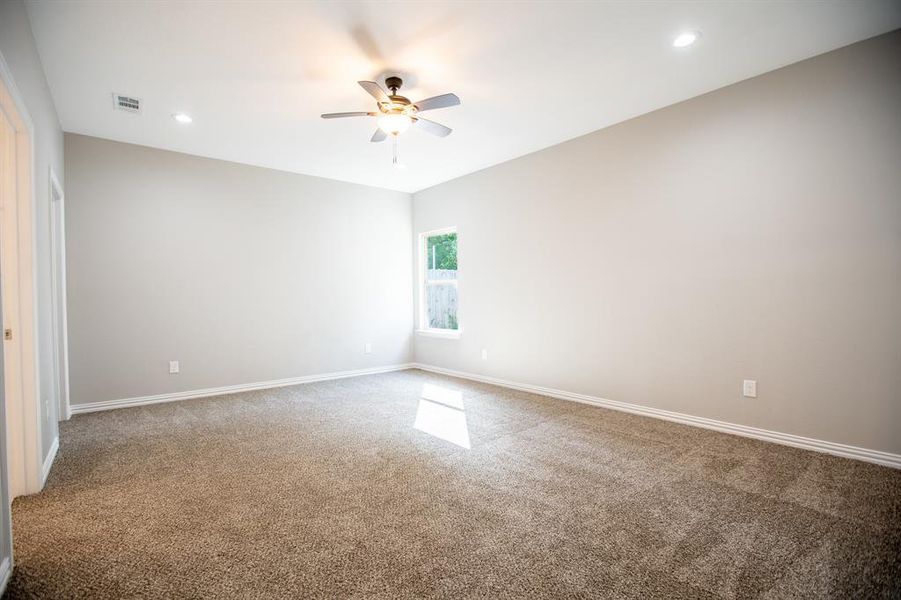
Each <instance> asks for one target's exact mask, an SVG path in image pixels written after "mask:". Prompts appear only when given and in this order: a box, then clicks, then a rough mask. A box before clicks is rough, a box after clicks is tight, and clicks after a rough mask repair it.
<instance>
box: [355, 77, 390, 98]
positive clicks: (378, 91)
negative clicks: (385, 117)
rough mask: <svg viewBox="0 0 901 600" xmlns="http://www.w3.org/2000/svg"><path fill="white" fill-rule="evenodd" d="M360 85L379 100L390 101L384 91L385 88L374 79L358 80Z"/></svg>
mask: <svg viewBox="0 0 901 600" xmlns="http://www.w3.org/2000/svg"><path fill="white" fill-rule="evenodd" d="M357 83H359V84H360V87H361V88H363V89H364V90H366V91H367V92H369V95H370V96H372V97H373V98H375V99H376V100H377V101H379V102H391V100H389V99H388V94H386V93H385V90H383V89H382V88H381V86H380V85H379V84H377V83H376V82H374V81H358V82H357Z"/></svg>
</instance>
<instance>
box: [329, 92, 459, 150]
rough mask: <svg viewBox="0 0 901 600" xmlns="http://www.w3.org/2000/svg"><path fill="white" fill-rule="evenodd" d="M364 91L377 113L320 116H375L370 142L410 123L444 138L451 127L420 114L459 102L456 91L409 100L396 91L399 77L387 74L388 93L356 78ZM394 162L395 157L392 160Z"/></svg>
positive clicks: (402, 130) (381, 139)
mask: <svg viewBox="0 0 901 600" xmlns="http://www.w3.org/2000/svg"><path fill="white" fill-rule="evenodd" d="M357 83H359V84H360V87H362V88H363V89H364V90H366V91H367V92H369V94H370V95H371V96H372V97H373V98H375V100H376V103H377V106H378V112H340V113H326V114H324V115H322V118H323V119H340V118H343V117H378V119H377V121H376V123H377V124H378V129H376V130H375V133H373V134H372V138H371V139H370V140H369V141H370V142H383V141H385V139H387V137H388V136H389V135H391V136H394V138H395V139H396V138H397V136H398V135H400V134H401V133H403V132H405V131H406V130H407V129H409V128H410V126H411V125H412V126H414V127H416V128H417V129H422V130H423V131H425V132H427V133H431V134H432V135H437V136H438V137H446V136H448V135H450V132H451V128H450V127H445V126H444V125H442V124H441V123H436V122H435V121H430V120H428V119H423V118H422V117H420V116H419V113H421V112H425V111H427V110H434V109H436V108H446V107H448V106H457V105H458V104H460V98H458V97H457V95H456V94H442V95H440V96H433V97H432V98H426V99H425V100H420V101H419V102H410V100H409V99H407V98H405V97H403V96H399V95H398V94H397V90H399V89H400V88H401V86H402V85H403V84H404V82H403V80H402V79H401V78H400V77H388V78H387V79H385V86H386V87H387V88H388V89H389V90H391V93H390V94H387V93H385V91H384V90H383V89H382V88H381V86H379V84H377V83H376V82H374V81H358V82H357ZM396 162H397V161H396V160H395V163H396Z"/></svg>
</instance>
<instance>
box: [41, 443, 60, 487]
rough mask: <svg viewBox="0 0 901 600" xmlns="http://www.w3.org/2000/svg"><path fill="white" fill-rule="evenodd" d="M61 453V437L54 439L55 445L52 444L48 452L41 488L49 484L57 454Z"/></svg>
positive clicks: (42, 470) (43, 468)
mask: <svg viewBox="0 0 901 600" xmlns="http://www.w3.org/2000/svg"><path fill="white" fill-rule="evenodd" d="M58 451H59V435H57V436H56V437H55V438H53V443H52V444H50V451H49V452H47V458H45V459H44V464H43V466H42V467H41V487H42V488H43V487H44V484H45V483H47V477H48V476H49V475H50V469H51V468H52V467H53V461H54V460H56V453H57V452H58Z"/></svg>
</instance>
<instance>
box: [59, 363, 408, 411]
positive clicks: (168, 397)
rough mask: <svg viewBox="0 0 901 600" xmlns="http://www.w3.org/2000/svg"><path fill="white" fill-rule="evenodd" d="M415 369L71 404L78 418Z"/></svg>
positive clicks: (394, 368)
mask: <svg viewBox="0 0 901 600" xmlns="http://www.w3.org/2000/svg"><path fill="white" fill-rule="evenodd" d="M411 368H413V364H412V363H403V364H399V365H388V366H384V367H373V368H371V369H357V370H354V371H337V372H334V373H321V374H318V375H304V376H303V377H290V378H288V379H274V380H272V381H259V382H256V383H242V384H238V385H227V386H223V387H216V388H206V389H201V390H189V391H186V392H173V393H171V394H157V395H155V396H137V397H134V398H123V399H121V400H105V401H103V402H90V403H87V404H73V405H71V409H72V414H73V415H78V414H84V413H91V412H97V411H101V410H112V409H115V408H128V407H132V406H144V405H146V404H160V403H162V402H175V401H177V400H190V399H192V398H207V397H209V396H224V395H226V394H237V393H240V392H250V391H253V390H265V389H270V388H280V387H288V386H291V385H300V384H303V383H314V382H316V381H329V380H332V379H344V378H347V377H359V376H361V375H375V374H377V373H388V372H391V371H403V370H405V369H411Z"/></svg>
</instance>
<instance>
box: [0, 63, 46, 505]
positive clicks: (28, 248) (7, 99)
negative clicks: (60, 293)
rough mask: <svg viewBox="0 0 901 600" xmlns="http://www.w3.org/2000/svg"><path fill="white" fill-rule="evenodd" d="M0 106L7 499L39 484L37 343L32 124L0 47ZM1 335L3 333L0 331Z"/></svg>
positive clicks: (0, 263) (0, 254) (0, 259)
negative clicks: (8, 162)
mask: <svg viewBox="0 0 901 600" xmlns="http://www.w3.org/2000/svg"><path fill="white" fill-rule="evenodd" d="M0 111H2V112H3V114H4V115H5V117H6V118H7V119H8V120H9V121H10V122H11V123H12V125H13V128H14V129H15V133H16V136H15V168H14V177H15V182H14V186H0V189H7V190H8V191H9V193H0V244H2V247H0V269H2V272H3V286H2V293H3V328H4V329H7V328H8V329H11V330H12V339H11V340H6V339H3V340H2V342H0V343H2V344H3V358H4V363H5V364H4V375H5V376H6V377H5V379H6V381H5V384H6V385H5V388H6V390H5V391H6V424H7V429H6V432H7V449H6V450H7V466H8V474H9V495H10V499H12V498H15V497H16V496H20V495H23V494H32V493H35V492H38V491H40V490H41V488H42V487H43V477H42V466H43V465H42V462H43V461H42V456H41V454H42V451H41V450H42V448H41V411H40V401H39V398H40V381H39V379H38V346H37V343H36V342H37V339H38V333H37V314H38V308H37V293H36V289H37V288H36V286H37V277H36V263H35V256H36V241H37V235H36V231H37V230H36V225H35V208H34V207H35V197H34V189H35V185H34V167H33V165H34V144H33V140H34V125H33V121H32V120H31V117H30V115H29V114H28V109H27V107H26V106H25V102H24V101H23V99H22V95H21V93H20V92H19V88H18V87H17V86H16V83H15V80H14V79H13V76H12V72H11V71H10V69H9V66H8V65H7V63H6V60H5V59H4V57H3V54H2V53H0ZM0 338H5V336H2V335H0Z"/></svg>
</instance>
